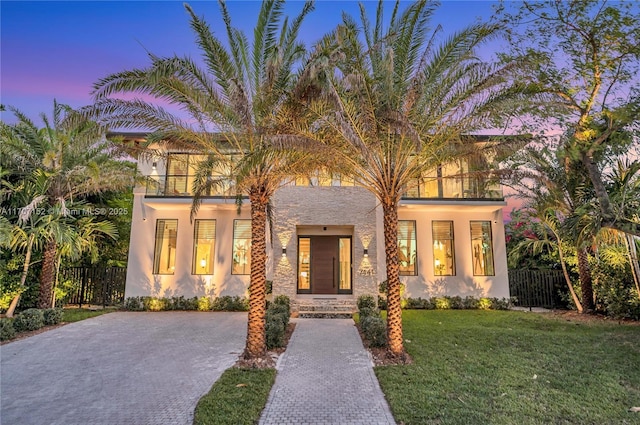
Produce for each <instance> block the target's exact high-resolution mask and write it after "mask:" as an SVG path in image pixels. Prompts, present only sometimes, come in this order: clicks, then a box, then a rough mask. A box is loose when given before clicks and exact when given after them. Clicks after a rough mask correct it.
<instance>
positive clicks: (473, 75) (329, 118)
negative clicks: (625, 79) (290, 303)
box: [306, 1, 517, 357]
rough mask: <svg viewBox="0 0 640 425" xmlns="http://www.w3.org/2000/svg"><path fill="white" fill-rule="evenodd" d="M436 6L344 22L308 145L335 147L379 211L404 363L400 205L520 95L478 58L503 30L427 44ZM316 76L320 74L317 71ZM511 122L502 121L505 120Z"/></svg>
mask: <svg viewBox="0 0 640 425" xmlns="http://www.w3.org/2000/svg"><path fill="white" fill-rule="evenodd" d="M434 10H435V5H434V4H432V3H429V2H426V1H418V2H415V3H412V4H410V5H409V6H407V7H406V8H405V9H404V10H402V11H401V10H400V2H396V4H395V6H394V8H393V11H392V13H391V16H390V20H389V21H388V25H386V28H385V22H384V20H383V2H382V1H380V2H379V3H378V7H377V10H376V17H375V22H374V23H373V24H372V23H371V22H370V21H369V19H368V17H367V13H366V10H365V8H364V5H361V6H360V24H358V23H357V22H356V20H355V19H354V18H352V17H351V16H348V15H345V16H344V17H343V22H342V24H341V25H340V26H339V27H338V28H337V29H336V30H335V31H334V32H333V33H332V34H329V35H327V36H326V37H325V38H324V39H323V40H322V41H321V43H319V44H318V47H317V49H318V50H323V51H324V52H325V55H326V58H328V60H326V62H327V63H335V64H336V66H337V71H336V72H334V71H333V68H331V67H328V68H327V71H326V72H325V74H324V75H323V78H319V79H318V81H319V82H320V83H319V84H321V86H322V87H323V89H324V96H323V99H324V100H323V101H322V102H314V103H312V104H311V106H310V107H309V114H310V115H312V116H315V117H316V120H317V121H316V125H314V126H313V127H311V128H309V129H308V131H307V132H306V137H308V138H310V139H315V140H317V141H318V142H320V143H327V144H331V145H332V146H333V147H334V149H335V155H334V158H336V160H337V161H336V162H339V163H341V165H342V166H343V167H344V168H345V169H347V170H349V172H350V173H351V174H352V175H353V176H355V177H356V179H357V181H358V183H359V184H360V185H361V186H363V187H365V188H367V189H368V190H370V191H371V192H372V193H373V194H374V195H375V196H376V197H377V199H378V201H379V202H380V204H381V206H382V209H383V215H384V243H385V255H386V275H387V281H388V297H387V299H388V306H387V312H388V315H387V333H388V338H387V340H388V348H389V351H390V353H391V355H392V356H396V357H403V353H404V347H403V338H402V318H401V309H400V279H399V263H398V257H399V254H398V243H397V231H398V228H397V226H398V203H399V201H400V198H401V197H402V195H403V193H405V192H406V191H407V190H409V189H411V187H412V185H413V184H414V183H416V182H417V178H418V177H420V176H421V173H422V172H423V171H426V170H427V169H430V168H433V167H435V166H436V165H437V164H439V163H442V162H447V161H448V160H452V159H453V158H455V157H457V156H459V155H462V152H461V151H460V148H463V151H465V152H464V153H469V152H473V151H474V150H475V148H474V147H472V146H471V145H472V144H471V143H467V144H465V143H462V141H463V140H464V138H463V135H464V134H465V133H467V134H468V133H469V132H471V131H473V130H477V129H480V128H486V126H487V125H489V121H490V119H491V117H496V116H497V115H495V114H492V113H493V112H495V111H498V110H502V107H503V106H504V104H505V102H507V101H508V100H509V99H510V97H511V95H515V94H516V93H517V90H515V89H513V88H511V87H509V86H507V85H506V84H505V83H504V81H505V79H504V76H505V74H506V73H507V72H508V71H509V67H505V68H497V67H495V66H492V65H488V64H486V63H483V62H482V61H480V60H479V59H478V58H477V48H478V47H479V46H480V45H482V43H483V42H485V41H487V40H489V39H491V37H492V36H493V35H494V34H495V32H496V30H497V28H496V27H493V26H489V25H482V24H478V25H473V26H470V27H468V28H466V29H464V30H462V31H461V32H458V33H456V34H454V35H452V36H451V37H450V38H448V39H447V40H445V41H444V42H443V43H442V44H439V45H438V44H437V40H436V39H437V36H438V33H439V32H440V31H441V27H437V28H436V30H435V31H434V33H433V34H432V35H431V36H429V28H430V27H429V24H430V20H431V18H432V16H433V13H434ZM316 73H319V72H318V71H316ZM504 115H505V114H502V116H504Z"/></svg>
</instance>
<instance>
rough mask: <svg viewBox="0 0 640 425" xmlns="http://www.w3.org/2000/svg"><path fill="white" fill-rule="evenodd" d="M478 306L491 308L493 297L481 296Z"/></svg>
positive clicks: (486, 308) (484, 308) (481, 308)
mask: <svg viewBox="0 0 640 425" xmlns="http://www.w3.org/2000/svg"><path fill="white" fill-rule="evenodd" d="M478 308H479V309H480V310H491V299H489V298H480V300H478Z"/></svg>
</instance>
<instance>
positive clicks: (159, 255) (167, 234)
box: [153, 220, 178, 274]
mask: <svg viewBox="0 0 640 425" xmlns="http://www.w3.org/2000/svg"><path fill="white" fill-rule="evenodd" d="M177 240H178V220H157V221H156V243H155V248H154V252H153V274H174V273H175V270H176V243H177Z"/></svg>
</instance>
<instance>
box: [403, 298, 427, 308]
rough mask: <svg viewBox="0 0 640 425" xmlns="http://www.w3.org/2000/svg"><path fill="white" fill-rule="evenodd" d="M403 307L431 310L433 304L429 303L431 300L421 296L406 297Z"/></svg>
mask: <svg viewBox="0 0 640 425" xmlns="http://www.w3.org/2000/svg"><path fill="white" fill-rule="evenodd" d="M404 308H406V309H411V310H419V309H424V310H433V305H432V304H431V301H429V300H428V299H424V298H421V297H418V298H407V303H406V305H405V307H404Z"/></svg>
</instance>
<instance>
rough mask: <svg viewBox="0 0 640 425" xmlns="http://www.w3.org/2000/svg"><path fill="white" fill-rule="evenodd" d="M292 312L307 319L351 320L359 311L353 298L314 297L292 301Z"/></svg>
mask: <svg viewBox="0 0 640 425" xmlns="http://www.w3.org/2000/svg"><path fill="white" fill-rule="evenodd" d="M291 307H292V310H293V311H294V314H296V313H297V317H301V318H305V319H350V318H351V317H353V313H354V312H355V311H356V310H357V308H356V300H355V299H352V298H346V299H345V298H335V297H313V298H304V299H296V300H292V306H291Z"/></svg>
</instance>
